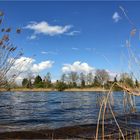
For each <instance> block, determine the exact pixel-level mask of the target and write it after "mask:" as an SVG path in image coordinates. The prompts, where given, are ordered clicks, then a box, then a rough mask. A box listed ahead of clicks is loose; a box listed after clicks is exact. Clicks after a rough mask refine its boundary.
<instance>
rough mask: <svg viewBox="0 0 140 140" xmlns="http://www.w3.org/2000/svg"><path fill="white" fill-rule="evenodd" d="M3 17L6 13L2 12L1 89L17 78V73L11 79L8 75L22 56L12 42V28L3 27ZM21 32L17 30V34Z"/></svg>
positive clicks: (0, 21)
mask: <svg viewBox="0 0 140 140" xmlns="http://www.w3.org/2000/svg"><path fill="white" fill-rule="evenodd" d="M3 17H4V13H3V12H1V11H0V27H1V30H0V34H1V35H0V87H5V86H6V85H7V83H8V82H9V81H10V80H13V79H14V78H15V77H16V76H17V73H15V74H14V73H13V75H11V77H7V74H8V72H9V71H10V69H11V67H12V66H13V65H14V63H15V61H16V60H17V59H18V58H19V57H20V56H21V55H22V52H21V51H19V52H17V46H15V45H14V44H13V43H12V42H11V40H10V33H11V32H12V28H10V27H8V28H4V27H3V26H4V25H3ZM20 32H21V31H20V29H16V30H15V33H17V34H19V33H20Z"/></svg>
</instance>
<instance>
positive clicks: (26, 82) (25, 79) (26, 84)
mask: <svg viewBox="0 0 140 140" xmlns="http://www.w3.org/2000/svg"><path fill="white" fill-rule="evenodd" d="M28 83H29V81H28V79H27V78H24V79H23V80H22V86H23V87H27V86H28Z"/></svg>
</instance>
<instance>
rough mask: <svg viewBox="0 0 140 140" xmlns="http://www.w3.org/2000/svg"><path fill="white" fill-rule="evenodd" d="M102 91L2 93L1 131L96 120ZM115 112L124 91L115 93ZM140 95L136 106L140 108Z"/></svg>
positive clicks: (0, 109) (0, 98) (0, 100)
mask: <svg viewBox="0 0 140 140" xmlns="http://www.w3.org/2000/svg"><path fill="white" fill-rule="evenodd" d="M102 95H103V94H102V93H101V92H1V93H0V131H14V130H27V129H41V128H59V127H64V126H71V125H79V124H91V123H96V121H97V116H98V112H99V105H98V104H97V102H98V99H99V97H100V96H102ZM113 96H114V102H115V105H113V109H114V111H117V112H120V113H121V112H122V101H121V100H120V99H121V97H122V96H123V94H122V93H121V92H114V94H113ZM139 101H140V97H136V106H137V107H138V109H139V108H140V102H139Z"/></svg>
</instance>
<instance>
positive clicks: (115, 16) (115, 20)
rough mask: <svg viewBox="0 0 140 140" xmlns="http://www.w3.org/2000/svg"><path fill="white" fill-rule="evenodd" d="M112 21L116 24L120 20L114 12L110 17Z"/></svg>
mask: <svg viewBox="0 0 140 140" xmlns="http://www.w3.org/2000/svg"><path fill="white" fill-rule="evenodd" d="M112 19H113V20H114V22H116V23H117V22H118V21H119V20H120V19H121V17H120V16H119V14H118V12H115V13H114V14H113V16H112Z"/></svg>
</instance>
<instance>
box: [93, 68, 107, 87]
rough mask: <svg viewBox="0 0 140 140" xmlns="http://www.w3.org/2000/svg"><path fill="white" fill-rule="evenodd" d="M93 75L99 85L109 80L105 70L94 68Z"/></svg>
mask: <svg viewBox="0 0 140 140" xmlns="http://www.w3.org/2000/svg"><path fill="white" fill-rule="evenodd" d="M95 76H96V78H97V80H98V82H99V83H100V84H101V85H104V84H105V83H106V82H107V81H109V74H108V72H107V71H106V70H99V69H98V70H96V73H95Z"/></svg>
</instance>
